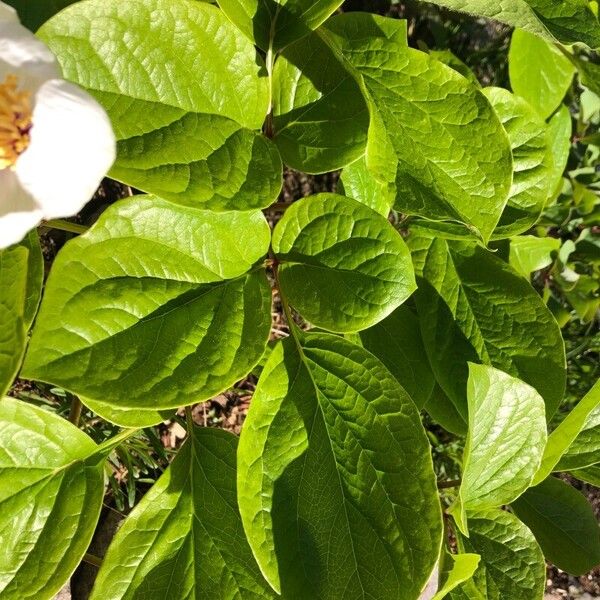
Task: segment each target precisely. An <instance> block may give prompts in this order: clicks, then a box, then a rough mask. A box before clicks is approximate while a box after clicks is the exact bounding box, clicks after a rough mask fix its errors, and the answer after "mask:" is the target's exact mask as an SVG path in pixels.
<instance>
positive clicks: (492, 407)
mask: <svg viewBox="0 0 600 600" xmlns="http://www.w3.org/2000/svg"><path fill="white" fill-rule="evenodd" d="M467 401H468V404H469V431H468V435H467V443H466V447H465V453H464V457H463V475H462V483H461V485H460V491H459V500H458V501H457V503H456V504H455V505H454V506H453V507H452V511H453V514H454V515H455V518H456V520H457V522H458V524H459V526H460V527H461V529H462V530H463V531H464V532H466V528H467V523H466V521H465V511H466V512H467V515H468V512H469V511H479V510H484V509H489V508H496V507H500V506H502V505H504V504H509V503H510V502H512V501H513V500H515V499H516V498H518V497H519V496H520V495H521V494H522V493H523V492H524V491H525V490H526V489H527V488H528V487H529V486H530V485H531V482H532V480H533V478H534V476H535V474H536V472H537V471H538V469H539V466H540V463H541V460H542V455H543V453H544V448H545V445H546V419H545V410H544V409H545V407H544V400H543V399H542V397H541V396H540V395H539V394H538V393H537V392H536V391H535V390H534V389H533V388H532V387H530V386H528V385H527V384H526V383H523V382H522V381H521V380H519V379H516V378H515V377H511V376H510V375H507V374H506V373H503V372H502V371H499V370H498V369H494V368H492V367H488V366H485V365H475V364H472V363H471V364H469V383H468V386H467ZM461 513H462V514H461ZM469 522H470V521H469Z"/></svg>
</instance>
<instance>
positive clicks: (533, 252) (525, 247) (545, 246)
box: [508, 235, 560, 279]
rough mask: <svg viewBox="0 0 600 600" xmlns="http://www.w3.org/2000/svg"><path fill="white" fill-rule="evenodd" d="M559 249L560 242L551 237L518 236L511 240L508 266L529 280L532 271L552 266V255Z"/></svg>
mask: <svg viewBox="0 0 600 600" xmlns="http://www.w3.org/2000/svg"><path fill="white" fill-rule="evenodd" d="M559 249H560V240H559V239H557V238H552V237H543V238H540V237H536V236H534V235H519V236H515V237H513V238H511V240H510V252H509V260H508V262H509V264H510V266H511V267H512V268H513V269H514V270H515V271H517V272H518V273H521V275H523V277H525V278H526V279H529V276H530V275H531V273H533V272H534V271H539V270H540V269H543V268H544V267H547V266H549V265H551V264H552V262H553V258H552V253H553V252H558V250H559Z"/></svg>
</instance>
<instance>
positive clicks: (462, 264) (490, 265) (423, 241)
mask: <svg viewBox="0 0 600 600" xmlns="http://www.w3.org/2000/svg"><path fill="white" fill-rule="evenodd" d="M408 241H409V245H410V247H411V249H412V251H413V262H414V265H415V271H416V272H417V274H418V275H420V279H419V280H418V284H419V289H418V292H417V294H416V295H415V301H416V304H417V310H418V313H419V321H420V324H421V332H422V334H423V342H424V344H425V350H426V351H427V355H428V356H429V361H430V363H431V366H432V368H433V372H434V373H435V375H436V379H437V381H438V382H439V384H440V386H441V387H442V389H443V390H444V392H445V393H446V394H447V395H448V397H449V398H450V400H451V401H452V402H453V403H454V405H455V407H456V409H457V411H458V413H459V414H461V415H462V417H463V419H464V420H465V421H466V419H467V406H466V395H465V390H466V384H467V377H468V369H467V361H471V362H483V363H484V364H489V365H492V366H494V367H496V368H498V369H501V370H502V371H504V372H506V373H509V374H510V375H513V376H515V377H518V378H519V379H522V380H523V381H525V382H526V383H528V384H529V385H531V386H533V387H534V388H535V389H536V390H537V391H538V392H539V393H540V395H541V396H542V397H543V398H544V400H545V402H546V415H547V416H548V418H549V417H551V416H552V415H553V414H554V412H555V410H556V408H557V407H558V405H559V403H560V402H561V400H562V397H563V392H564V389H565V379H566V369H565V365H566V360H565V350H564V343H563V340H562V336H561V333H560V328H559V327H558V324H557V323H556V321H555V320H554V317H553V316H552V314H551V313H550V311H549V310H548V308H547V307H546V305H545V304H544V302H543V301H542V299H541V298H540V297H539V295H538V294H537V293H536V292H535V290H534V289H533V288H532V287H531V285H530V284H529V283H528V282H527V281H526V280H525V279H523V277H521V276H520V275H519V274H517V273H516V272H515V271H513V270H512V269H511V268H510V266H509V265H507V264H506V263H505V262H504V261H502V260H501V259H500V258H498V257H496V256H494V254H493V253H491V252H489V251H487V250H485V249H484V248H482V247H480V246H477V245H475V244H468V243H465V242H458V241H449V240H443V239H439V238H438V239H434V238H431V237H426V236H416V235H411V236H410V237H409V239H408Z"/></svg>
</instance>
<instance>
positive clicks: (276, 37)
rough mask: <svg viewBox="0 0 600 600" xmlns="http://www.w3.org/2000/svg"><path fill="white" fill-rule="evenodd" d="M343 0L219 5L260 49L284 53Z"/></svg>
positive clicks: (247, 0) (225, 1)
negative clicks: (283, 50) (286, 47)
mask: <svg viewBox="0 0 600 600" xmlns="http://www.w3.org/2000/svg"><path fill="white" fill-rule="evenodd" d="M341 3H342V2H341V0H220V1H219V6H220V7H221V8H222V9H223V12H224V13H225V14H226V15H227V16H228V17H229V18H230V19H231V21H232V22H233V23H235V24H236V25H237V26H238V27H239V28H240V30H241V31H242V32H243V33H244V34H245V35H246V36H247V37H248V38H250V39H251V40H253V41H254V42H255V43H256V45H257V46H259V47H260V48H262V49H263V50H265V51H267V50H269V48H271V49H272V50H280V49H282V48H284V47H285V46H287V45H288V44H290V43H291V42H294V41H296V40H297V39H299V38H302V37H304V36H306V35H308V34H309V33H310V32H311V31H312V30H313V29H316V28H317V27H318V26H319V25H320V24H321V23H323V21H325V19H327V17H329V15H331V14H332V13H334V12H335V10H336V9H337V8H338V6H340V4H341Z"/></svg>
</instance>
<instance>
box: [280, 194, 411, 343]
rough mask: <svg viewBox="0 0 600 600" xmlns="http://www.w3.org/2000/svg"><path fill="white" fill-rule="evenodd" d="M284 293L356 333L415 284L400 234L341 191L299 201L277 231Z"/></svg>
mask: <svg viewBox="0 0 600 600" xmlns="http://www.w3.org/2000/svg"><path fill="white" fill-rule="evenodd" d="M272 245H273V251H274V252H275V256H276V257H277V260H278V261H279V262H280V263H282V264H281V265H280V267H279V281H280V284H281V292H282V293H283V294H284V295H285V296H286V297H287V299H288V300H289V301H290V303H291V304H293V305H294V307H295V308H296V309H298V311H299V312H300V313H301V314H302V316H303V317H305V318H306V319H308V320H309V321H311V322H312V323H314V324H315V325H318V326H319V327H323V328H325V329H329V330H331V331H339V332H348V331H359V330H360V329H365V328H367V327H369V326H371V325H374V324H375V323H377V322H378V321H380V320H381V319H383V318H384V317H386V316H387V315H389V314H390V313H391V312H392V311H393V310H394V309H395V308H397V307H398V306H399V305H400V304H401V303H402V302H404V301H405V300H406V299H407V298H408V297H409V296H410V295H411V294H412V292H413V291H414V289H415V287H416V285H415V280H414V273H413V269H412V265H411V261H410V253H409V251H408V248H407V247H406V244H405V243H404V241H403V240H402V237H401V236H400V234H399V233H398V232H397V231H395V230H394V228H393V227H392V225H390V223H389V222H388V221H387V219H385V218H384V217H382V216H381V215H379V214H377V213H376V212H375V211H373V210H371V209H370V208H368V207H366V206H364V205H363V204H361V203H359V202H356V201H355V200H350V199H349V198H345V197H344V196H338V195H336V194H318V195H316V196H311V197H310V198H305V199H303V200H300V201H298V202H295V203H294V204H292V205H291V206H290V208H288V209H287V210H286V212H285V214H284V215H283V217H282V219H281V221H279V223H278V224H277V226H276V227H275V230H274V231H273V241H272Z"/></svg>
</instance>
